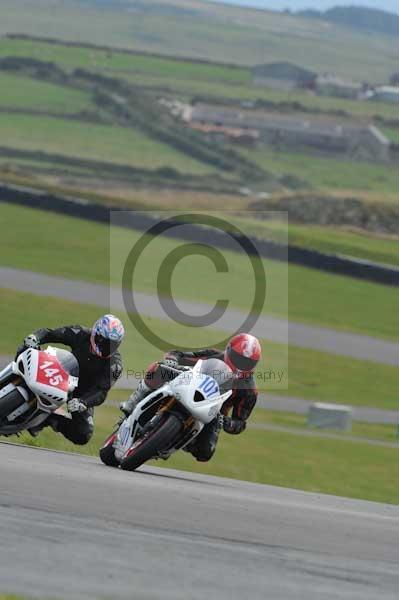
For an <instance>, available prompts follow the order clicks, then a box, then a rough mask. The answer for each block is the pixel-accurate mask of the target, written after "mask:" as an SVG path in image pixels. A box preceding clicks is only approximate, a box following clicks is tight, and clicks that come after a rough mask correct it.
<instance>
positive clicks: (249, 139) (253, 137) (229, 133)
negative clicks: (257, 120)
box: [191, 123, 259, 146]
mask: <svg viewBox="0 0 399 600" xmlns="http://www.w3.org/2000/svg"><path fill="white" fill-rule="evenodd" d="M191 128H192V129H195V130H196V131H199V132H201V133H202V134H204V136H205V137H206V139H208V140H209V141H211V142H226V141H228V142H232V143H235V144H240V145H242V146H255V145H256V143H257V142H258V140H259V131H256V130H254V129H242V128H240V127H223V125H213V124H207V125H205V124H202V123H192V124H191Z"/></svg>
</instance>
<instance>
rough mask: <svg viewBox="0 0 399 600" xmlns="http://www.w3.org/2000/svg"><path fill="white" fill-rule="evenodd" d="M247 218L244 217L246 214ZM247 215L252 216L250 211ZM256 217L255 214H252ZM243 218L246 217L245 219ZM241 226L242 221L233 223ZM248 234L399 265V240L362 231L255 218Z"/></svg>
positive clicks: (247, 222)
mask: <svg viewBox="0 0 399 600" xmlns="http://www.w3.org/2000/svg"><path fill="white" fill-rule="evenodd" d="M244 214H245V213H244ZM246 214H248V215H251V211H248V212H247V213H246ZM252 214H253V215H255V213H252ZM243 216H244V215H243ZM231 221H232V222H233V223H237V224H239V223H240V222H241V223H242V219H241V220H240V219H237V220H236V219H233V218H231ZM245 223H246V231H247V232H248V233H250V234H251V235H255V236H257V237H259V238H260V239H272V240H276V241H280V242H282V243H284V242H285V241H286V240H287V232H288V240H289V243H290V244H292V245H294V246H300V247H304V248H312V249H314V250H318V251H320V252H325V253H327V254H344V255H347V256H354V257H356V258H361V259H365V260H371V261H374V262H380V263H385V264H391V265H399V237H398V236H388V235H385V236H384V235H371V234H369V233H366V232H364V231H361V230H356V229H350V228H349V227H347V228H339V227H333V226H322V225H297V224H292V223H288V226H287V223H286V222H284V221H281V220H278V219H276V220H271V219H269V220H265V221H260V220H259V219H256V218H255V216H253V217H252V218H251V217H248V218H246V220H245Z"/></svg>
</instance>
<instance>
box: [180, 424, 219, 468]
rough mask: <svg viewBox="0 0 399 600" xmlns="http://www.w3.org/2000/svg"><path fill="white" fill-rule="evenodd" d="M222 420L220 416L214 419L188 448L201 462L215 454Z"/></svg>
mask: <svg viewBox="0 0 399 600" xmlns="http://www.w3.org/2000/svg"><path fill="white" fill-rule="evenodd" d="M222 422H223V421H222V418H221V417H220V416H218V417H216V418H215V419H213V421H211V422H210V423H208V424H207V425H205V427H204V428H203V430H202V431H201V433H200V434H199V435H198V436H197V437H196V438H195V440H194V441H193V442H192V444H190V445H189V447H188V448H187V449H188V450H189V452H191V454H192V455H193V456H194V457H195V458H196V459H197V460H198V461H199V462H207V461H208V460H210V459H211V458H212V456H213V455H214V454H215V450H216V445H217V443H218V439H219V434H220V430H221V429H222Z"/></svg>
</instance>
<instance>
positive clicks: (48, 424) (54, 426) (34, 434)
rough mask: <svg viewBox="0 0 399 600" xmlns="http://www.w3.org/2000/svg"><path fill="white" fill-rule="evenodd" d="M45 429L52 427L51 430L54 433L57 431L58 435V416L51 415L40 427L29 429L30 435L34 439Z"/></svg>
mask: <svg viewBox="0 0 399 600" xmlns="http://www.w3.org/2000/svg"><path fill="white" fill-rule="evenodd" d="M45 427H51V429H52V430H53V431H55V432H56V433H58V429H57V418H56V415H50V416H49V417H48V418H47V419H46V420H45V421H43V422H42V423H40V425H36V426H34V427H31V428H30V429H28V431H29V433H30V434H31V436H32V437H37V436H38V435H39V433H40V432H41V431H42V430H43V429H44V428H45Z"/></svg>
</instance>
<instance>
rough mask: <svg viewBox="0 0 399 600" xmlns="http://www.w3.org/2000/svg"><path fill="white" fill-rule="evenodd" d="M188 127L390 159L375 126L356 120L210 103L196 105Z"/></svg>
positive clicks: (278, 144) (283, 144) (364, 157)
mask: <svg viewBox="0 0 399 600" xmlns="http://www.w3.org/2000/svg"><path fill="white" fill-rule="evenodd" d="M189 123H190V126H191V127H194V128H196V129H201V127H199V126H202V127H203V126H207V127H209V126H212V127H217V128H218V130H219V132H222V131H223V130H226V131H228V130H234V129H237V130H240V131H245V130H247V131H248V133H250V134H251V135H253V133H254V132H257V133H258V138H257V139H258V140H259V141H260V142H263V143H266V144H270V145H273V146H276V147H279V148H282V149H284V148H289V149H293V148H301V147H302V148H308V149H313V150H317V151H318V152H320V153H332V154H335V155H337V154H344V155H346V156H350V157H352V158H357V159H359V160H375V161H380V162H387V161H389V160H390V142H389V140H388V139H387V138H386V137H385V136H384V134H383V133H382V132H381V131H380V130H379V129H377V128H376V127H374V126H369V125H367V124H363V123H359V122H356V121H348V120H343V119H341V120H338V119H333V118H328V117H311V116H309V115H301V114H297V115H281V114H276V113H268V112H264V111H255V110H242V109H236V108H230V107H224V106H213V105H209V104H197V105H195V106H193V107H192V110H191V113H190V120H189Z"/></svg>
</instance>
